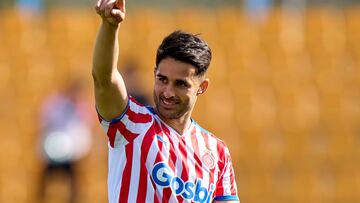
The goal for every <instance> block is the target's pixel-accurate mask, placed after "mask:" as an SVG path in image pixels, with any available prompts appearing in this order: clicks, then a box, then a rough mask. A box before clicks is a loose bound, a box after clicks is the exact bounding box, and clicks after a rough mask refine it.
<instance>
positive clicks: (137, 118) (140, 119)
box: [126, 108, 152, 123]
mask: <svg viewBox="0 0 360 203" xmlns="http://www.w3.org/2000/svg"><path fill="white" fill-rule="evenodd" d="M126 115H128V116H129V120H131V121H132V122H134V123H148V122H150V121H151V119H152V117H151V115H150V114H142V113H135V112H134V111H132V110H131V109H130V108H129V109H128V111H127V113H126Z"/></svg>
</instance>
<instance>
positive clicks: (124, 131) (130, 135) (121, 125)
mask: <svg viewBox="0 0 360 203" xmlns="http://www.w3.org/2000/svg"><path fill="white" fill-rule="evenodd" d="M116 126H117V127H118V129H119V131H120V133H121V134H122V135H123V136H124V138H125V139H126V140H127V141H128V142H130V143H132V141H133V140H134V139H135V138H137V136H138V135H139V134H136V133H132V132H131V131H129V130H128V129H127V128H126V126H125V125H124V123H123V122H118V123H116Z"/></svg>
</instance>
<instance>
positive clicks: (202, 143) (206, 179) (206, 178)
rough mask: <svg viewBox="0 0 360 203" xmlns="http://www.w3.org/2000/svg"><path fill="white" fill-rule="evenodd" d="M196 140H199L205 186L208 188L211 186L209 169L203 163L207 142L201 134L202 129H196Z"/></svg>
mask: <svg viewBox="0 0 360 203" xmlns="http://www.w3.org/2000/svg"><path fill="white" fill-rule="evenodd" d="M196 139H197V140H198V145H199V153H200V160H201V166H202V171H203V174H202V175H203V177H202V179H203V185H204V186H206V188H209V187H207V186H208V185H209V171H210V170H209V169H208V168H207V167H206V166H205V164H204V163H203V162H202V156H203V155H204V152H205V150H207V148H206V144H205V140H204V137H203V135H202V133H201V129H200V128H196Z"/></svg>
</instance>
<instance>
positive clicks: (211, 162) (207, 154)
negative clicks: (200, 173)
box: [201, 150, 215, 169]
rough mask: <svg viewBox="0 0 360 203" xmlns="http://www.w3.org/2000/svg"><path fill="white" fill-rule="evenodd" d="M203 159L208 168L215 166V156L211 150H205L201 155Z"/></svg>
mask: <svg viewBox="0 0 360 203" xmlns="http://www.w3.org/2000/svg"><path fill="white" fill-rule="evenodd" d="M201 161H202V162H203V163H204V164H205V166H206V167H207V168H208V169H213V168H214V167H215V157H214V155H213V154H212V153H211V151H210V150H205V151H204V152H203V155H202V157H201Z"/></svg>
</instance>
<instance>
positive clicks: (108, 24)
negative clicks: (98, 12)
mask: <svg viewBox="0 0 360 203" xmlns="http://www.w3.org/2000/svg"><path fill="white" fill-rule="evenodd" d="M102 25H103V26H104V27H106V28H110V29H114V30H116V29H118V28H119V27H120V23H111V22H109V21H108V20H107V19H104V18H102Z"/></svg>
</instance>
